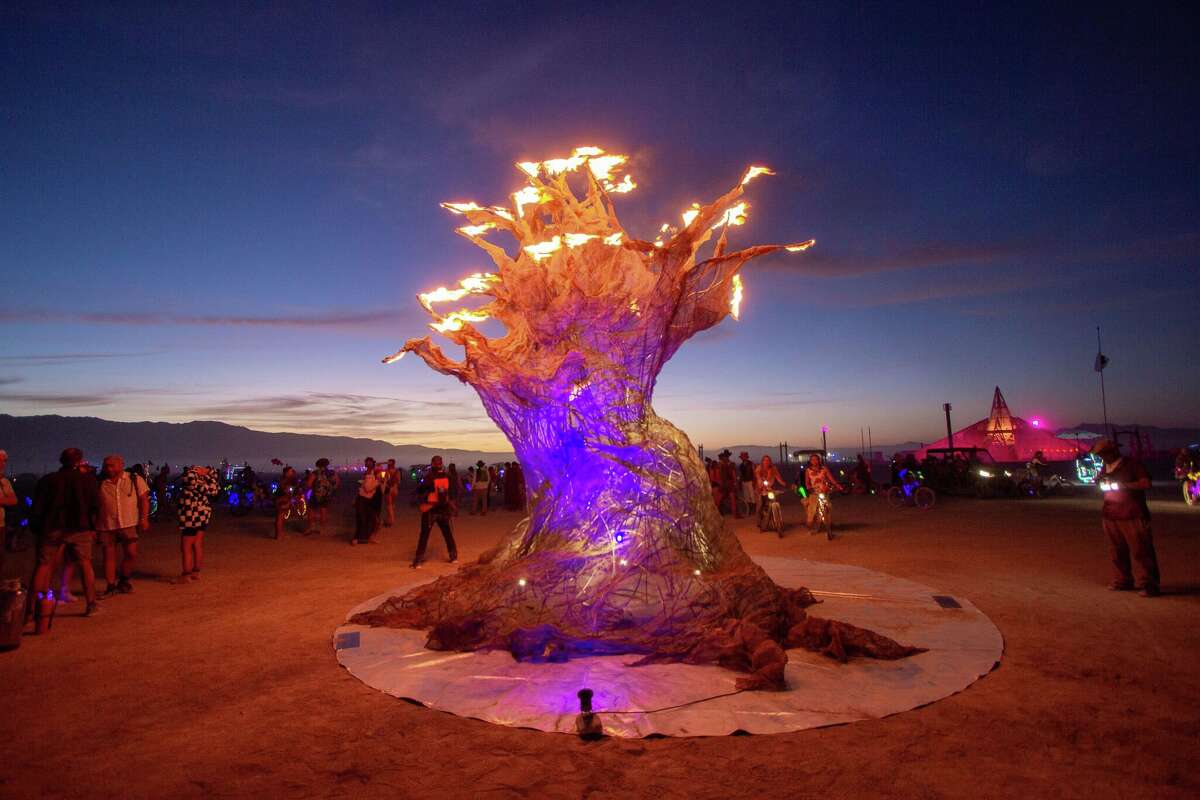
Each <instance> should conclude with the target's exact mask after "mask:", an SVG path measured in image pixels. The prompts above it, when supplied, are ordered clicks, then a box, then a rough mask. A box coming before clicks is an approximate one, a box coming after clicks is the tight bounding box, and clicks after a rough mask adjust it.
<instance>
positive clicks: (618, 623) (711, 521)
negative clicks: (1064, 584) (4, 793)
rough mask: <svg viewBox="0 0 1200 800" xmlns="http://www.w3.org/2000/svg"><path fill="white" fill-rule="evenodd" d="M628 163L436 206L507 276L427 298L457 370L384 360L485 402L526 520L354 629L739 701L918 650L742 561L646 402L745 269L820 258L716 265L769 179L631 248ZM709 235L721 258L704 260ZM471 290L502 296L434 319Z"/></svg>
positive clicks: (725, 305)
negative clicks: (787, 678)
mask: <svg viewBox="0 0 1200 800" xmlns="http://www.w3.org/2000/svg"><path fill="white" fill-rule="evenodd" d="M614 160H616V161H615V163H614ZM622 161H623V157H619V156H604V155H603V154H602V153H600V152H599V151H596V149H595V148H580V149H579V150H576V151H575V153H573V154H572V156H571V158H569V159H561V160H553V161H547V162H543V163H541V164H522V165H519V166H521V168H522V169H523V170H524V171H525V172H526V174H527V175H529V178H530V181H529V186H528V187H526V188H525V189H523V190H522V191H521V192H518V193H517V194H516V195H514V200H515V201H516V202H515V203H514V205H513V206H512V207H511V208H505V207H499V206H493V207H490V208H482V207H480V206H477V205H475V204H473V203H464V204H446V207H447V208H450V209H451V210H454V211H457V212H459V213H464V214H466V216H467V217H468V219H469V221H470V222H471V225H468V226H464V227H462V228H459V232H460V233H462V234H463V235H464V236H467V238H469V239H470V240H471V241H473V242H474V243H475V244H477V245H479V246H480V247H481V248H483V249H484V250H485V251H487V252H488V254H489V255H490V256H491V257H492V259H493V260H494V261H495V263H496V265H497V267H498V268H499V269H498V272H497V273H487V274H476V275H473V276H471V277H469V278H467V279H464V280H463V281H462V282H461V284H460V288H459V289H455V290H447V289H444V288H443V289H439V290H437V291H436V292H431V293H429V294H426V295H421V297H420V300H421V303H422V304H423V305H424V306H425V307H426V309H428V310H429V311H430V312H431V313H432V314H433V315H434V317H435V322H434V324H433V327H434V328H435V329H436V330H438V331H440V332H442V333H444V334H446V335H447V336H448V337H449V338H450V339H452V340H453V341H455V342H456V343H458V344H460V345H462V346H463V348H464V351H465V358H464V360H463V361H461V362H455V361H452V360H450V359H449V358H447V357H446V356H445V355H444V354H443V353H442V352H441V350H440V349H439V348H437V346H436V345H434V344H433V343H432V342H431V341H430V340H429V339H428V338H425V339H414V340H410V341H409V342H407V343H406V344H405V346H404V348H403V349H402V350H401V351H400V353H399V354H397V355H396V356H394V357H392V358H390V359H386V360H395V359H396V358H399V356H400V355H402V354H403V353H405V352H415V353H417V354H418V355H419V356H420V357H421V358H423V359H424V360H425V361H426V363H428V364H429V365H430V366H432V367H433V368H434V369H436V370H438V371H440V372H444V373H447V374H450V375H454V376H456V377H458V378H459V379H460V380H462V381H464V382H466V383H469V384H470V385H471V386H472V387H473V388H474V389H475V390H476V391H477V392H478V394H479V396H480V398H481V399H482V401H483V404H484V407H485V409H486V410H487V412H488V415H489V416H490V417H491V418H492V419H493V420H495V422H496V424H497V425H498V426H499V427H500V429H501V430H502V431H503V432H504V433H505V435H506V436H507V437H508V439H509V441H510V442H512V445H513V448H514V450H515V452H516V454H517V458H518V459H519V460H520V462H521V466H522V469H523V470H524V472H525V476H526V485H527V487H528V490H529V492H530V495H531V513H530V516H529V517H528V518H527V519H525V520H522V522H521V523H520V524H518V525H517V527H516V529H515V530H513V531H512V532H511V533H510V534H509V535H508V536H507V537H506V538H505V540H504V541H502V542H501V543H500V544H499V546H498V547H497V548H496V549H494V550H492V551H491V552H489V553H487V554H486V555H484V556H483V557H482V558H481V559H480V560H479V561H478V562H477V563H475V564H470V565H467V566H465V567H463V568H462V569H461V570H460V571H459V572H458V573H456V574H454V575H450V576H446V577H443V578H440V579H438V580H437V581H435V582H433V583H432V584H429V585H427V586H423V587H420V588H418V589H416V590H413V591H412V592H410V593H409V594H407V595H404V596H401V597H394V598H391V599H389V600H388V601H386V602H385V603H383V604H382V605H381V606H380V607H379V608H376V609H374V610H372V611H368V612H364V613H362V614H359V615H357V616H356V617H355V618H354V620H353V621H354V622H358V623H361V624H370V625H394V626H401V627H415V628H422V629H429V630H430V634H429V640H428V646H429V647H431V648H434V649H456V650H473V649H481V648H504V649H507V650H509V651H510V652H512V654H513V655H514V657H516V658H520V659H532V660H561V659H566V658H570V657H573V656H579V655H587V654H604V653H637V654H641V655H643V656H644V658H643V659H642V662H643V663H644V662H650V661H663V660H669V661H685V662H691V663H719V664H722V665H725V666H728V667H730V668H733V669H738V670H740V671H743V672H746V673H747V676H746V677H745V678H744V679H743V680H742V681H740V682H739V685H741V686H743V687H746V688H782V687H783V686H784V675H783V673H784V664H785V663H786V661H787V657H786V654H785V653H784V649H785V648H786V647H792V646H805V647H809V648H812V649H821V650H824V651H826V652H828V653H830V654H831V655H833V656H835V657H838V658H841V659H844V658H846V657H847V656H848V655H854V654H866V655H872V656H876V657H882V658H899V657H902V656H904V655H908V654H910V653H913V652H917V650H916V649H914V648H908V647H904V646H901V645H899V644H897V643H895V642H893V641H891V640H890V639H887V638H886V637H882V636H878V635H876V634H873V633H871V632H870V631H864V630H861V629H858V628H855V627H853V626H850V625H846V624H844V623H836V622H830V621H825V620H818V619H815V618H811V617H808V616H807V614H806V612H805V611H804V609H805V608H806V607H807V606H809V605H811V604H812V603H813V602H815V601H814V600H813V598H812V595H811V594H810V593H809V592H808V591H807V590H804V589H785V588H782V587H779V586H777V585H776V584H775V583H774V582H773V581H771V579H770V578H769V577H767V575H766V573H765V572H763V570H762V569H761V568H760V567H758V566H757V565H755V564H754V563H753V562H751V561H750V559H749V557H748V556H747V555H746V554H745V552H744V551H743V550H742V548H741V545H740V543H739V542H738V540H737V538H736V537H735V536H734V535H733V534H732V533H731V532H729V531H727V530H726V529H725V527H724V525H723V523H722V520H721V516H720V514H719V513H718V511H717V508H716V506H715V504H714V502H713V498H712V493H711V490H710V486H709V481H708V477H707V475H706V474H705V472H704V468H703V465H702V464H701V463H700V460H699V458H698V457H697V455H696V451H695V448H693V447H692V445H691V443H690V442H689V441H688V439H687V437H686V436H685V435H684V434H683V433H682V432H681V431H680V430H679V429H677V428H675V427H674V426H673V425H671V424H670V423H669V422H667V421H666V420H664V419H662V418H661V417H659V416H658V415H657V414H655V413H654V410H653V408H652V406H651V397H652V395H653V390H654V384H655V380H656V378H657V376H658V373H659V371H660V370H661V369H662V366H663V365H664V364H665V363H666V361H667V359H669V358H670V357H671V355H672V354H674V352H675V351H676V350H677V349H678V348H679V346H680V345H681V344H682V343H683V342H684V341H686V340H687V339H688V338H689V337H691V336H692V335H694V334H695V333H697V332H699V331H701V330H704V329H706V328H708V327H711V326H712V325H715V324H717V323H718V322H720V321H721V320H722V319H723V318H724V317H725V316H726V315H727V314H729V313H730V312H731V310H732V312H733V313H734V314H736V313H737V305H738V303H739V302H740V291H741V283H740V277H738V270H739V269H740V267H741V266H742V264H743V263H744V262H745V261H747V260H748V259H750V258H753V257H756V256H759V255H763V254H765V253H769V252H773V251H776V250H781V249H785V248H786V249H788V250H803V249H805V248H807V247H808V246H809V245H811V244H812V243H811V242H803V243H799V244H794V245H768V246H759V247H752V248H748V249H746V250H741V251H738V252H735V253H732V254H729V255H726V254H725V253H724V248H725V230H726V229H727V228H728V226H729V225H731V224H740V223H741V221H743V220H744V218H745V204H744V203H736V204H735V201H737V200H738V199H739V198H740V196H741V194H742V187H743V186H744V185H745V184H746V183H747V182H748V181H749V180H750V179H751V178H753V177H754V176H755V175H757V174H761V173H762V172H765V170H763V169H761V168H757V167H755V168H751V170H750V171H749V172H747V175H746V177H745V178H744V179H743V181H742V183H741V184H739V185H738V186H737V187H735V188H734V189H733V190H732V191H731V192H729V193H728V194H726V195H725V196H724V197H722V198H721V199H720V200H718V201H716V202H715V203H713V204H711V205H709V206H705V207H703V208H700V207H699V206H695V207H694V208H693V209H692V210H689V211H688V212H686V213H685V215H684V228H683V229H682V230H679V231H671V232H673V233H674V235H673V236H672V237H671V239H670V241H669V242H663V241H658V242H654V243H651V242H645V241H640V240H635V239H628V238H627V237H626V236H625V232H624V230H623V229H622V228H621V226H620V224H619V223H618V221H617V219H616V215H615V212H614V211H613V209H612V206H611V203H610V201H609V192H611V191H618V190H620V189H622V188H627V187H632V181H631V180H630V179H629V178H628V176H626V178H625V181H624V182H623V183H614V182H613V181H612V179H611V178H610V177H609V175H610V172H611V169H612V168H614V167H615V166H618V165H619V164H620V163H622ZM597 164H599V165H600V168H599V169H598V168H597V166H596V165H597ZM575 171H582V172H583V174H584V176H585V178H586V181H587V193H586V197H585V199H584V200H579V199H577V198H576V197H575V194H574V193H573V191H572V189H571V187H570V186H569V185H568V183H567V176H568V174H571V173H573V172H575ZM543 178H544V179H543ZM717 228H721V229H722V234H721V237H720V241H719V242H718V243H717V245H716V248H715V252H714V254H713V256H712V257H711V258H709V259H708V260H705V261H703V262H700V263H697V262H696V253H697V251H698V250H699V248H700V247H701V246H702V245H703V244H704V243H705V242H706V241H707V240H708V239H709V236H710V235H711V232H712V231H713V230H716V229H717ZM493 229H500V230H504V231H507V232H509V233H511V234H512V235H513V236H514V238H516V240H517V243H518V244H519V245H520V250H519V251H518V253H517V255H516V257H511V256H509V254H508V253H507V252H506V251H505V250H503V249H502V248H500V247H498V246H497V245H494V244H492V243H491V242H488V241H485V240H483V239H482V236H483V235H485V234H486V233H488V232H489V231H491V230H493ZM666 232H668V231H667V230H664V233H666ZM468 295H488V296H491V297H492V298H493V300H492V301H491V302H490V303H488V304H487V305H486V306H484V307H482V308H479V309H476V310H471V309H465V308H464V309H461V310H459V311H456V312H452V313H450V314H447V315H444V316H443V315H440V314H437V313H436V312H434V311H433V304H434V303H436V302H445V301H449V300H457V299H462V298H464V297H466V296H468ZM488 317H495V318H497V319H499V320H500V321H502V322H504V323H505V325H506V326H507V328H508V333H507V334H506V335H505V336H503V337H501V338H498V339H488V338H486V337H484V336H483V335H482V333H480V332H479V331H478V330H477V329H476V328H475V327H474V326H473V325H472V324H471V323H472V322H478V321H482V320H484V319H486V318H488Z"/></svg>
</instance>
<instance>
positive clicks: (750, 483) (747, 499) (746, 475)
mask: <svg viewBox="0 0 1200 800" xmlns="http://www.w3.org/2000/svg"><path fill="white" fill-rule="evenodd" d="M738 459H739V461H738V481H739V482H740V483H741V484H742V502H743V503H745V504H746V513H745V514H742V513H741V508H740V507H739V508H738V516H749V515H750V513H751V512H752V510H753V509H754V508H755V507H756V506H757V505H758V492H757V491H756V490H755V488H754V462H753V461H751V460H750V454H749V453H747V452H746V451H745V450H743V451H742V452H741V453H740V454H739V455H738Z"/></svg>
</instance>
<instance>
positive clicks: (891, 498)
mask: <svg viewBox="0 0 1200 800" xmlns="http://www.w3.org/2000/svg"><path fill="white" fill-rule="evenodd" d="M887 500H888V505H890V506H892V508H904V506H905V505H906V503H905V500H906V498H905V497H904V490H903V489H901V488H900V487H899V486H893V487H892V488H890V489H888V491H887Z"/></svg>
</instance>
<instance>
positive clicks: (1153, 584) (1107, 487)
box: [1092, 439, 1159, 597]
mask: <svg viewBox="0 0 1200 800" xmlns="http://www.w3.org/2000/svg"><path fill="white" fill-rule="evenodd" d="M1092 453H1093V454H1094V455H1096V456H1098V457H1099V458H1100V460H1101V461H1103V462H1104V470H1103V471H1102V472H1101V473H1100V474H1099V475H1097V476H1096V483H1097V485H1099V487H1100V491H1101V492H1103V493H1104V504H1103V506H1102V507H1101V510H1100V515H1101V518H1102V524H1103V527H1104V535H1105V537H1106V538H1107V539H1108V552H1109V556H1110V558H1111V559H1112V576H1113V577H1112V583H1110V584H1109V587H1108V588H1109V589H1111V590H1113V591H1115V592H1122V591H1128V590H1130V589H1137V590H1138V593H1139V594H1140V595H1141V596H1142V597H1157V596H1158V587H1159V574H1158V556H1157V555H1156V554H1155V552H1154V537H1153V535H1152V534H1151V531H1150V508H1149V506H1147V505H1146V490H1147V489H1149V488H1150V473H1148V472H1147V471H1146V467H1145V466H1143V465H1142V462H1140V461H1138V460H1137V459H1136V458H1132V457H1130V456H1122V455H1121V448H1120V447H1118V446H1117V444H1116V442H1113V441H1112V440H1111V439H1100V440H1099V441H1097V442H1096V444H1094V445H1093V446H1092Z"/></svg>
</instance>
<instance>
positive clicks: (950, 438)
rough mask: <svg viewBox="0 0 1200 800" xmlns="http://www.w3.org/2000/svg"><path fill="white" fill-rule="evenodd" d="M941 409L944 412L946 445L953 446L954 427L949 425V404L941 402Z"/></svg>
mask: <svg viewBox="0 0 1200 800" xmlns="http://www.w3.org/2000/svg"><path fill="white" fill-rule="evenodd" d="M942 410H943V411H945V412H946V446H947V447H954V428H952V427H950V404H949V403H942Z"/></svg>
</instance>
